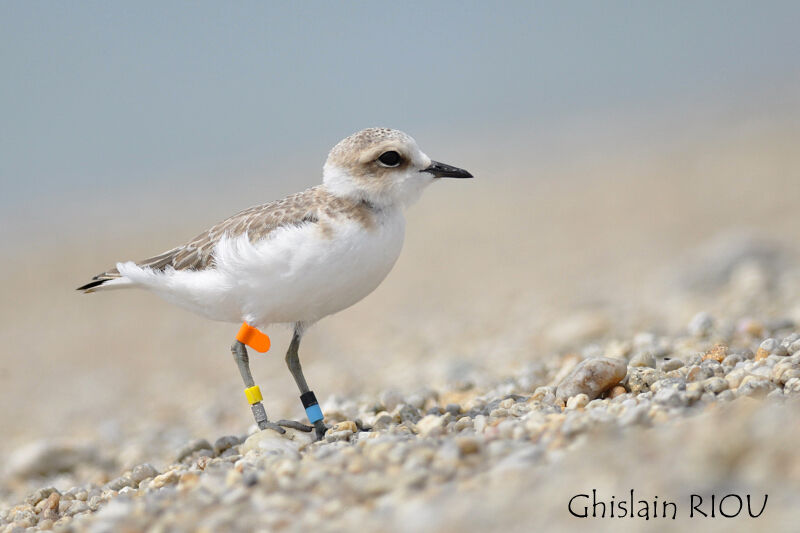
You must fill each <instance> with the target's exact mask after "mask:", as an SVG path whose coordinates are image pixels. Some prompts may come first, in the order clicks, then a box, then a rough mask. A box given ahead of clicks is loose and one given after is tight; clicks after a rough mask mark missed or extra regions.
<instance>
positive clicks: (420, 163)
mask: <svg viewBox="0 0 800 533" xmlns="http://www.w3.org/2000/svg"><path fill="white" fill-rule="evenodd" d="M471 177H472V174H470V173H469V172H467V171H466V170H462V169H460V168H457V167H453V166H450V165H445V164H444V163H439V162H437V161H433V160H431V158H430V157H428V156H427V155H425V153H424V152H423V151H422V150H420V149H419V147H418V146H417V143H416V141H414V139H412V138H411V137H410V136H409V135H406V134H405V133H403V132H402V131H398V130H392V129H388V128H368V129H365V130H361V131H359V132H358V133H354V134H353V135H351V136H349V137H347V138H346V139H344V140H342V141H341V142H339V144H337V145H336V146H334V147H333V149H332V150H331V152H330V154H328V160H327V161H326V162H325V167H324V170H323V183H324V184H325V187H326V188H327V189H328V190H329V191H330V192H331V193H332V194H334V195H336V196H341V197H348V198H354V199H358V200H365V201H368V202H370V203H372V204H374V205H378V206H390V205H403V206H407V205H409V204H411V203H413V202H414V201H415V200H416V199H417V198H418V197H419V195H420V194H421V193H422V190H423V189H424V188H425V187H426V186H428V185H429V184H431V183H432V182H433V181H435V180H436V179H438V178H471Z"/></svg>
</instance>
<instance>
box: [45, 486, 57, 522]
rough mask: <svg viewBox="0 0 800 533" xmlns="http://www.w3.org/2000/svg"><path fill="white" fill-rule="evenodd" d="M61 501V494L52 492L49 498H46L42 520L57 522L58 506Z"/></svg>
mask: <svg viewBox="0 0 800 533" xmlns="http://www.w3.org/2000/svg"><path fill="white" fill-rule="evenodd" d="M60 500H61V494H59V493H58V492H52V493H51V494H50V496H48V497H47V500H46V502H47V503H46V504H45V506H44V509H43V511H42V518H45V519H48V520H57V519H58V506H59V503H61V502H60Z"/></svg>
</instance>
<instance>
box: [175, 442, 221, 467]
mask: <svg viewBox="0 0 800 533" xmlns="http://www.w3.org/2000/svg"><path fill="white" fill-rule="evenodd" d="M201 450H208V451H210V452H212V453H213V447H212V446H211V444H209V442H208V441H207V440H206V439H196V440H192V441H189V442H187V443H186V444H185V445H183V446H182V447H181V448H180V449H179V450H178V453H177V456H176V458H175V462H177V463H180V462H181V461H183V460H184V459H186V458H187V457H189V456H190V455H192V454H193V453H195V452H199V451H201Z"/></svg>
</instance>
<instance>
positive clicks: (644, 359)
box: [628, 352, 656, 368]
mask: <svg viewBox="0 0 800 533" xmlns="http://www.w3.org/2000/svg"><path fill="white" fill-rule="evenodd" d="M628 366H638V367H642V366H645V367H649V368H655V367H656V358H655V356H654V355H653V354H652V353H650V352H639V353H637V354H636V355H634V356H633V357H632V358H631V360H630V362H629V363H628Z"/></svg>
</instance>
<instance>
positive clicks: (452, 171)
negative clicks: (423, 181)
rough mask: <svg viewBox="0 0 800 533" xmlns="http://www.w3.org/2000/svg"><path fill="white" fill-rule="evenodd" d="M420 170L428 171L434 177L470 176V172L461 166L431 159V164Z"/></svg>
mask: <svg viewBox="0 0 800 533" xmlns="http://www.w3.org/2000/svg"><path fill="white" fill-rule="evenodd" d="M420 172H430V173H431V174H433V176H434V177H435V178H471V177H472V174H470V173H469V172H467V171H466V170H464V169H463V168H458V167H453V166H450V165H445V164H444V163H439V162H438V161H431V166H429V167H428V168H423V169H422V170H420Z"/></svg>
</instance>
